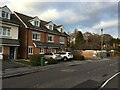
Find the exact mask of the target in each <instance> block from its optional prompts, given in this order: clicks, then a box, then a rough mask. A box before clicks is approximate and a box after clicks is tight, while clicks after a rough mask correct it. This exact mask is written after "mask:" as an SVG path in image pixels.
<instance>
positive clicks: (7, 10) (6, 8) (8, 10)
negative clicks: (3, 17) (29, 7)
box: [2, 5, 12, 13]
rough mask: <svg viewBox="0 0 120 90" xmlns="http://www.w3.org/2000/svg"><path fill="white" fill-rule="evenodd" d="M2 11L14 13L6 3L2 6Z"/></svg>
mask: <svg viewBox="0 0 120 90" xmlns="http://www.w3.org/2000/svg"><path fill="white" fill-rule="evenodd" d="M2 11H6V12H9V13H12V12H11V10H10V9H9V8H8V7H7V6H6V5H5V6H3V7H2Z"/></svg>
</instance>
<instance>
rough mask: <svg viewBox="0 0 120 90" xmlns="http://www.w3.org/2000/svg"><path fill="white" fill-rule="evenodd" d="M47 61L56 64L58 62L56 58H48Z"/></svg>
mask: <svg viewBox="0 0 120 90" xmlns="http://www.w3.org/2000/svg"><path fill="white" fill-rule="evenodd" d="M47 61H48V64H57V63H58V60H55V59H53V58H50V59H48V60H47Z"/></svg>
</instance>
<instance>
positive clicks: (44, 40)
mask: <svg viewBox="0 0 120 90" xmlns="http://www.w3.org/2000/svg"><path fill="white" fill-rule="evenodd" d="M14 14H15V16H16V19H17V20H18V22H19V23H20V29H19V38H20V47H19V50H18V58H25V59H26V58H29V56H30V55H34V54H44V53H46V52H58V51H65V50H66V48H67V44H68V37H69V36H68V34H66V33H65V32H64V27H63V25H56V24H54V23H53V22H52V21H49V22H47V21H43V20H41V19H39V18H38V17H37V16H36V17H31V16H28V15H24V14H22V13H18V12H14Z"/></svg>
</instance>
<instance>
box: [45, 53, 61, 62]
mask: <svg viewBox="0 0 120 90" xmlns="http://www.w3.org/2000/svg"><path fill="white" fill-rule="evenodd" d="M44 57H45V59H46V60H49V59H51V58H52V59H54V60H61V59H62V57H61V56H60V55H59V54H57V53H53V52H51V53H45V54H44Z"/></svg>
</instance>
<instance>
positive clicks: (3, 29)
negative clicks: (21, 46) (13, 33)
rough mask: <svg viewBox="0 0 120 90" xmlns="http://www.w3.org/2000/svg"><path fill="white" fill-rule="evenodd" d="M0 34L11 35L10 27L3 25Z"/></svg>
mask: <svg viewBox="0 0 120 90" xmlns="http://www.w3.org/2000/svg"><path fill="white" fill-rule="evenodd" d="M0 36H10V28H7V27H2V30H0Z"/></svg>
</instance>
